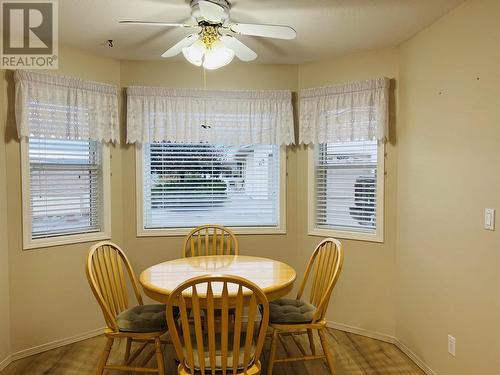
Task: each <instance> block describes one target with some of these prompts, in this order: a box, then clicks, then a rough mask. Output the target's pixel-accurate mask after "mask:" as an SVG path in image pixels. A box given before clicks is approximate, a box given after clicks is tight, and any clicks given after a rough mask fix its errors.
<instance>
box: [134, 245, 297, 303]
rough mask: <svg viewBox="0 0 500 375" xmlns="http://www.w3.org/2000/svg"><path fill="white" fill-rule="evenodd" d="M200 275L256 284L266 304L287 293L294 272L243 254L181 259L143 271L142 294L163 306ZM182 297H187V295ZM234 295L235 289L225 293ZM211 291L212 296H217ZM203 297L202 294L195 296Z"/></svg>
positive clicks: (277, 263)
mask: <svg viewBox="0 0 500 375" xmlns="http://www.w3.org/2000/svg"><path fill="white" fill-rule="evenodd" d="M203 275H233V276H239V277H243V278H245V279H248V280H250V281H252V282H253V283H255V284H256V285H258V286H259V287H260V288H261V289H262V290H263V291H264V293H265V294H266V296H267V299H268V300H269V301H273V300H275V299H278V298H280V297H283V296H284V295H286V294H287V293H288V292H290V291H291V289H292V287H293V283H294V281H295V278H296V272H295V270H294V269H293V268H292V267H291V266H289V265H288V264H286V263H283V262H279V261H277V260H273V259H268V258H260V257H253V256H246V255H213V256H197V257H190V258H181V259H175V260H170V261H167V262H163V263H159V264H156V265H154V266H152V267H149V268H147V269H146V270H144V271H143V272H142V273H141V275H140V283H141V285H142V287H143V289H144V293H145V294H146V295H147V296H148V297H150V298H152V299H153V300H155V301H158V302H161V303H166V302H167V300H168V297H169V295H170V294H171V293H172V291H173V290H174V289H175V288H177V287H178V286H179V285H180V284H182V283H183V282H184V281H186V280H189V279H191V278H193V277H196V276H203ZM186 292H187V294H184V293H183V295H184V296H185V297H186V298H189V292H188V291H186ZM232 292H233V293H236V290H233V291H231V289H229V294H230V295H231V294H232ZM217 294H218V293H217V290H216V289H215V288H214V295H215V296H217ZM199 296H200V298H203V293H200V294H199Z"/></svg>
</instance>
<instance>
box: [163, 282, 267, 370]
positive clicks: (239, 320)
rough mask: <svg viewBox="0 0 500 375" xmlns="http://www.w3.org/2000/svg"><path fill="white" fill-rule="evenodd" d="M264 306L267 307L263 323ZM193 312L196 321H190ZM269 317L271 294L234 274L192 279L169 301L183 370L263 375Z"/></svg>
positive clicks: (169, 318)
mask: <svg viewBox="0 0 500 375" xmlns="http://www.w3.org/2000/svg"><path fill="white" fill-rule="evenodd" d="M259 305H261V306H262V307H261V311H262V312H261V320H260V322H259V321H258V320H257V316H258V311H257V310H258V308H259ZM176 306H178V308H179V310H180V313H179V317H180V318H179V319H176V315H175V312H176V310H175V307H176ZM188 308H189V309H191V311H189V310H188ZM231 308H232V309H234V311H235V312H236V314H235V317H236V318H235V319H234V322H231V320H230V316H229V315H230V309H231ZM244 315H245V316H246V319H243V316H244ZM191 316H192V317H193V321H194V324H190V320H191ZM218 319H219V320H220V326H218V324H217V323H218V321H217V320H218ZM178 320H180V327H179V326H178V323H177V322H178ZM268 320H269V303H268V301H267V297H266V295H265V294H264V292H263V291H262V289H260V288H259V287H258V286H257V285H255V284H254V283H252V282H251V281H249V280H246V279H244V278H241V277H238V276H229V275H225V276H220V275H205V276H200V277H195V278H192V279H190V280H187V281H186V282H184V283H183V284H181V285H179V286H178V287H177V288H176V289H175V290H174V291H173V292H172V293H171V294H170V297H169V299H168V301H167V323H168V328H169V331H170V335H171V338H172V343H173V345H174V348H175V352H176V355H177V359H178V360H179V362H180V363H179V366H178V368H177V370H178V373H179V374H180V375H186V374H194V373H201V374H202V375H205V373H211V374H215V373H216V372H222V374H227V373H232V374H233V375H236V374H247V375H254V374H260V372H261V362H260V360H259V358H260V354H261V352H262V348H263V346H264V341H265V337H266V331H267V326H268ZM255 331H257V332H255Z"/></svg>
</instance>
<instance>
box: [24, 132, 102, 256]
mask: <svg viewBox="0 0 500 375" xmlns="http://www.w3.org/2000/svg"><path fill="white" fill-rule="evenodd" d="M20 142H21V182H22V192H21V193H22V209H23V249H24V250H29V249H37V248H43V247H50V246H59V245H69V244H76V243H81V242H91V241H100V240H109V239H111V161H110V159H111V157H110V150H109V146H108V145H107V144H104V143H101V147H102V185H103V186H102V194H103V196H102V205H103V207H102V220H103V222H102V230H101V231H99V232H90V233H79V234H68V235H61V236H55V237H47V238H35V239H33V238H32V233H31V231H32V228H31V222H32V215H31V202H30V197H31V194H30V159H29V141H28V140H27V139H26V138H22V139H21V141H20Z"/></svg>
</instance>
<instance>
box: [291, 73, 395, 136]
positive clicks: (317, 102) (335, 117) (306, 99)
mask: <svg viewBox="0 0 500 375" xmlns="http://www.w3.org/2000/svg"><path fill="white" fill-rule="evenodd" d="M389 86H390V81H389V79H388V78H378V79H374V80H369V81H361V82H354V83H349V84H346V85H338V86H330V87H321V88H313V89H306V90H301V91H300V93H299V106H300V110H299V113H300V115H299V127H300V131H299V139H300V143H304V144H309V143H331V142H348V141H363V140H378V141H385V140H386V139H387V136H388V128H389Z"/></svg>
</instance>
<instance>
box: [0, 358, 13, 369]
mask: <svg viewBox="0 0 500 375" xmlns="http://www.w3.org/2000/svg"><path fill="white" fill-rule="evenodd" d="M11 362H12V356H11V355H8V356H7V358H4V359H3V360H2V361H0V371H2V370H3V369H4V368H6V367H7V366H8V365H10V363H11Z"/></svg>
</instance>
